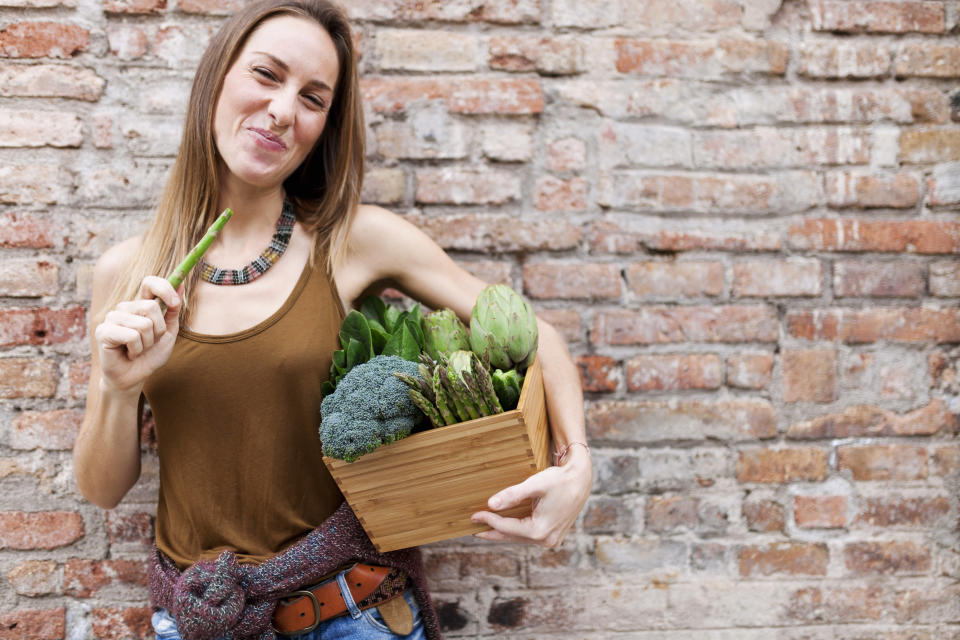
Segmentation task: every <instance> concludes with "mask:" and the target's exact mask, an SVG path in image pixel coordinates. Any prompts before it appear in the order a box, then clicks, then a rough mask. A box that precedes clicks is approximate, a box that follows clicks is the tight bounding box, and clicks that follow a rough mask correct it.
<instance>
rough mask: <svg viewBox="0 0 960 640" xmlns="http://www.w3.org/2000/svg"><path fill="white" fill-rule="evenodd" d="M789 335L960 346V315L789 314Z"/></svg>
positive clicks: (911, 311)
mask: <svg viewBox="0 0 960 640" xmlns="http://www.w3.org/2000/svg"><path fill="white" fill-rule="evenodd" d="M787 331H788V333H789V334H790V335H791V336H792V337H794V338H803V339H805V340H842V341H844V342H847V343H850V344H862V343H868V342H876V341H878V340H894V341H898V342H926V341H937V342H960V311H957V310H955V309H929V308H923V307H921V308H916V307H909V308H899V309H887V308H883V309H821V310H816V311H805V310H804V311H801V310H798V311H789V312H788V313H787Z"/></svg>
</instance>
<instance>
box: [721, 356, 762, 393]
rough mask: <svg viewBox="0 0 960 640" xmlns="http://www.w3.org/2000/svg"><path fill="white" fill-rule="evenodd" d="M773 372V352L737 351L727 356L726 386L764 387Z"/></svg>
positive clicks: (739, 387)
mask: <svg viewBox="0 0 960 640" xmlns="http://www.w3.org/2000/svg"><path fill="white" fill-rule="evenodd" d="M772 372H773V354H771V353H738V354H736V355H732V356H730V357H729V358H727V386H730V387H734V388H737V389H765V388H766V387H767V385H769V384H770V375H771V373H772Z"/></svg>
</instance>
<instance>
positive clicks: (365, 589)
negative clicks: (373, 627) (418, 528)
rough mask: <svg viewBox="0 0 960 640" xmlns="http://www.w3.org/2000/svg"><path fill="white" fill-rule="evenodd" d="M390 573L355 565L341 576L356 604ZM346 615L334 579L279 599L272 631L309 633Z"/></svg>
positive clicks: (372, 604)
mask: <svg viewBox="0 0 960 640" xmlns="http://www.w3.org/2000/svg"><path fill="white" fill-rule="evenodd" d="M337 573H340V572H339V571H338V572H337ZM389 573H390V568H389V567H377V566H374V565H369V564H359V563H358V564H356V565H354V566H353V567H352V568H351V569H350V570H349V571H347V573H346V575H345V576H344V578H346V581H347V587H348V588H349V589H350V594H351V595H352V596H353V601H354V602H355V603H359V602H361V601H362V600H363V599H364V598H367V597H368V596H370V595H371V594H372V593H373V592H374V591H376V590H377V587H379V586H380V585H381V583H383V581H384V579H385V578H386V577H387V574H389ZM378 604H381V602H371V603H368V604H366V605H365V606H363V607H360V606H359V605H358V608H359V609H369V608H370V607H375V606H377V605H378ZM347 611H349V609H348V608H347V603H346V602H344V600H343V595H341V593H340V584H339V583H338V582H337V579H336V576H334V577H333V578H329V579H327V580H324V581H323V582H321V583H320V584H317V585H315V586H312V587H308V588H306V589H303V590H301V591H294V592H293V593H291V594H290V595H289V596H287V597H285V598H282V599H281V600H280V601H279V602H278V603H277V608H276V611H275V612H274V614H273V630H274V631H276V632H277V633H281V634H283V635H287V636H291V635H299V634H302V633H309V632H311V631H313V630H314V629H316V628H317V625H319V624H320V623H321V622H324V621H326V620H330V619H331V618H336V617H337V616H342V615H343V614H345V613H347Z"/></svg>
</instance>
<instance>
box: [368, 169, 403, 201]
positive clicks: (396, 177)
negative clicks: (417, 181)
mask: <svg viewBox="0 0 960 640" xmlns="http://www.w3.org/2000/svg"><path fill="white" fill-rule="evenodd" d="M406 191H407V177H406V174H405V173H404V172H403V169H388V168H377V169H370V170H368V171H367V173H366V175H365V176H364V178H363V195H362V198H363V201H364V202H375V203H377V204H396V203H398V202H401V201H402V200H403V199H404V197H405V196H406Z"/></svg>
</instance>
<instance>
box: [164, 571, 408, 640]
mask: <svg viewBox="0 0 960 640" xmlns="http://www.w3.org/2000/svg"><path fill="white" fill-rule="evenodd" d="M344 573H346V572H343V573H340V574H339V575H338V576H337V582H338V583H339V585H340V593H341V594H342V595H343V599H344V601H345V602H346V603H347V608H348V610H349V611H348V612H347V613H346V614H344V615H342V616H339V617H336V618H331V619H330V620H327V621H325V622H321V623H320V624H319V625H318V626H317V628H316V629H314V630H313V631H311V632H309V633H305V634H303V635H299V636H281V635H279V634H278V635H277V638H279V639H284V638H287V637H290V638H292V640H386V639H387V638H403V639H404V640H424V639H425V638H426V636H425V635H424V632H423V621H422V620H421V619H420V607H418V606H417V602H416V600H415V599H414V597H413V591H412V590H410V589H407V590H406V591H405V592H404V593H403V597H404V599H406V601H407V603H408V604H409V605H410V608H411V609H412V610H413V631H411V632H410V633H409V634H408V635H405V636H398V635H396V634H395V633H393V632H392V631H390V629H388V628H387V625H386V624H384V622H383V618H382V617H380V612H379V611H377V608H376V607H371V608H369V609H364V610H363V611H361V610H360V609H358V608H357V604H356V602H354V601H353V595H352V594H351V593H350V590H349V589H347V585H346V581H345V580H344V578H343V575H344ZM151 622H152V623H153V631H154V633H155V634H156V636H157V640H181V638H180V631H179V630H178V629H177V623H176V621H175V620H174V619H173V617H172V616H171V615H170V614H169V613H168V612H167V611H166V610H165V609H160V610H159V611H157V612H155V613H154V614H153V619H152V620H151Z"/></svg>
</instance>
